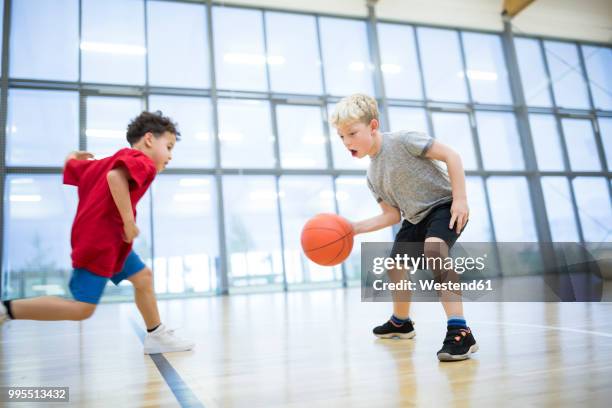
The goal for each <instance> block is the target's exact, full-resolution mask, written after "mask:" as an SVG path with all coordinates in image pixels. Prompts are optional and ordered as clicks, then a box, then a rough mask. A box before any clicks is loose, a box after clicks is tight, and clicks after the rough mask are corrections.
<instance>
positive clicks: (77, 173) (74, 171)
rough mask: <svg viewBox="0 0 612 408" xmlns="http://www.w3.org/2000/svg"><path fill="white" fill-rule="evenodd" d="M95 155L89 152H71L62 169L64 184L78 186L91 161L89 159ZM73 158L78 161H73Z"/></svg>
mask: <svg viewBox="0 0 612 408" xmlns="http://www.w3.org/2000/svg"><path fill="white" fill-rule="evenodd" d="M93 157H94V156H93V154H91V153H89V152H84V151H75V152H70V153H69V154H68V156H66V159H65V160H64V168H63V169H62V173H63V175H64V184H70V185H73V186H78V185H79V181H80V179H81V175H82V174H83V172H84V171H85V169H86V168H87V167H88V166H89V164H90V163H91V162H90V161H89V160H88V159H93ZM73 159H74V160H76V161H71V160H73Z"/></svg>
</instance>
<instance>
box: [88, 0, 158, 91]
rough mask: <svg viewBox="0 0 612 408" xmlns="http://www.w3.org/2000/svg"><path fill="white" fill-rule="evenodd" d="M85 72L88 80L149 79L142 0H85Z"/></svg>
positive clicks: (128, 81) (141, 81) (131, 81)
mask: <svg viewBox="0 0 612 408" xmlns="http://www.w3.org/2000/svg"><path fill="white" fill-rule="evenodd" d="M82 1H83V2H82V7H83V8H82V15H83V19H82V24H83V34H82V40H81V52H82V56H81V63H82V67H83V71H82V75H83V81H85V82H100V83H113V84H134V85H142V84H144V83H145V54H146V53H147V50H146V48H145V38H144V37H145V33H144V4H143V1H142V0H106V1H96V0H82Z"/></svg>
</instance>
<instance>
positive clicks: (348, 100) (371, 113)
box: [330, 93, 378, 128]
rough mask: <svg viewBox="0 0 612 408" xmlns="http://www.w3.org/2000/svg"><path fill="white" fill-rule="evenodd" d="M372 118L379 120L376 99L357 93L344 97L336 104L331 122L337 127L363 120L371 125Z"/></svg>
mask: <svg viewBox="0 0 612 408" xmlns="http://www.w3.org/2000/svg"><path fill="white" fill-rule="evenodd" d="M372 119H376V120H378V104H377V103H376V99H374V98H372V97H371V96H369V95H366V94H359V93H357V94H353V95H349V96H346V97H344V98H342V99H341V100H340V102H338V103H337V104H336V107H335V109H334V113H332V115H331V118H330V123H331V124H332V126H333V127H335V128H337V127H338V126H341V125H343V124H345V123H349V122H362V123H365V124H366V125H369V124H370V122H371V121H372Z"/></svg>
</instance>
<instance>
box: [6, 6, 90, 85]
mask: <svg viewBox="0 0 612 408" xmlns="http://www.w3.org/2000/svg"><path fill="white" fill-rule="evenodd" d="M11 8H12V13H11V14H12V17H11V18H12V20H11V48H10V51H11V56H10V65H11V66H10V75H11V77H13V78H32V79H53V80H58V81H76V80H78V78H79V14H78V13H79V2H78V0H20V1H13V2H12V3H11Z"/></svg>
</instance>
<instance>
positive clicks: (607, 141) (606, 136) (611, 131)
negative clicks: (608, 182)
mask: <svg viewBox="0 0 612 408" xmlns="http://www.w3.org/2000/svg"><path fill="white" fill-rule="evenodd" d="M597 122H598V123H599V132H600V134H601V142H602V143H603V147H604V151H605V152H606V158H607V161H608V171H612V118H601V117H600V118H597Z"/></svg>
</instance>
